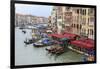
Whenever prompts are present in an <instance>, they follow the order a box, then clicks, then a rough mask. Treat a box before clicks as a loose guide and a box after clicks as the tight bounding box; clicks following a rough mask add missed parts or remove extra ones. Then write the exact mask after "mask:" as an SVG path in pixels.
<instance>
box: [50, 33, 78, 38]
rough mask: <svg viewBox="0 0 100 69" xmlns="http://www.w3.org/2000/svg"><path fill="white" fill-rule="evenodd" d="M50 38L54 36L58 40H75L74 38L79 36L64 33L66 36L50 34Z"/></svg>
mask: <svg viewBox="0 0 100 69" xmlns="http://www.w3.org/2000/svg"><path fill="white" fill-rule="evenodd" d="M49 36H53V37H56V38H67V39H73V38H74V37H76V36H78V35H76V34H70V33H64V34H49Z"/></svg>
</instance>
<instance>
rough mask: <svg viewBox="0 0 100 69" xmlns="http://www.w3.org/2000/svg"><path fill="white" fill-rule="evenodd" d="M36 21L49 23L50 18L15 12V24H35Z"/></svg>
mask: <svg viewBox="0 0 100 69" xmlns="http://www.w3.org/2000/svg"><path fill="white" fill-rule="evenodd" d="M36 23H48V18H46V17H40V16H33V15H26V14H19V13H16V14H15V26H22V25H33V24H36Z"/></svg>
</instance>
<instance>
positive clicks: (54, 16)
mask: <svg viewBox="0 0 100 69" xmlns="http://www.w3.org/2000/svg"><path fill="white" fill-rule="evenodd" d="M51 30H52V31H53V33H57V6H54V7H53V9H52V12H51Z"/></svg>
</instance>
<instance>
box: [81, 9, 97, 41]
mask: <svg viewBox="0 0 100 69" xmlns="http://www.w3.org/2000/svg"><path fill="white" fill-rule="evenodd" d="M82 20H83V21H82V33H83V34H85V35H87V37H88V38H92V39H94V23H95V18H94V9H93V8H82Z"/></svg>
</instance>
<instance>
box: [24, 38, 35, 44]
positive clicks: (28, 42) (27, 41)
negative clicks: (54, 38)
mask: <svg viewBox="0 0 100 69" xmlns="http://www.w3.org/2000/svg"><path fill="white" fill-rule="evenodd" d="M34 42H35V39H26V41H24V43H25V44H32V43H34Z"/></svg>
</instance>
